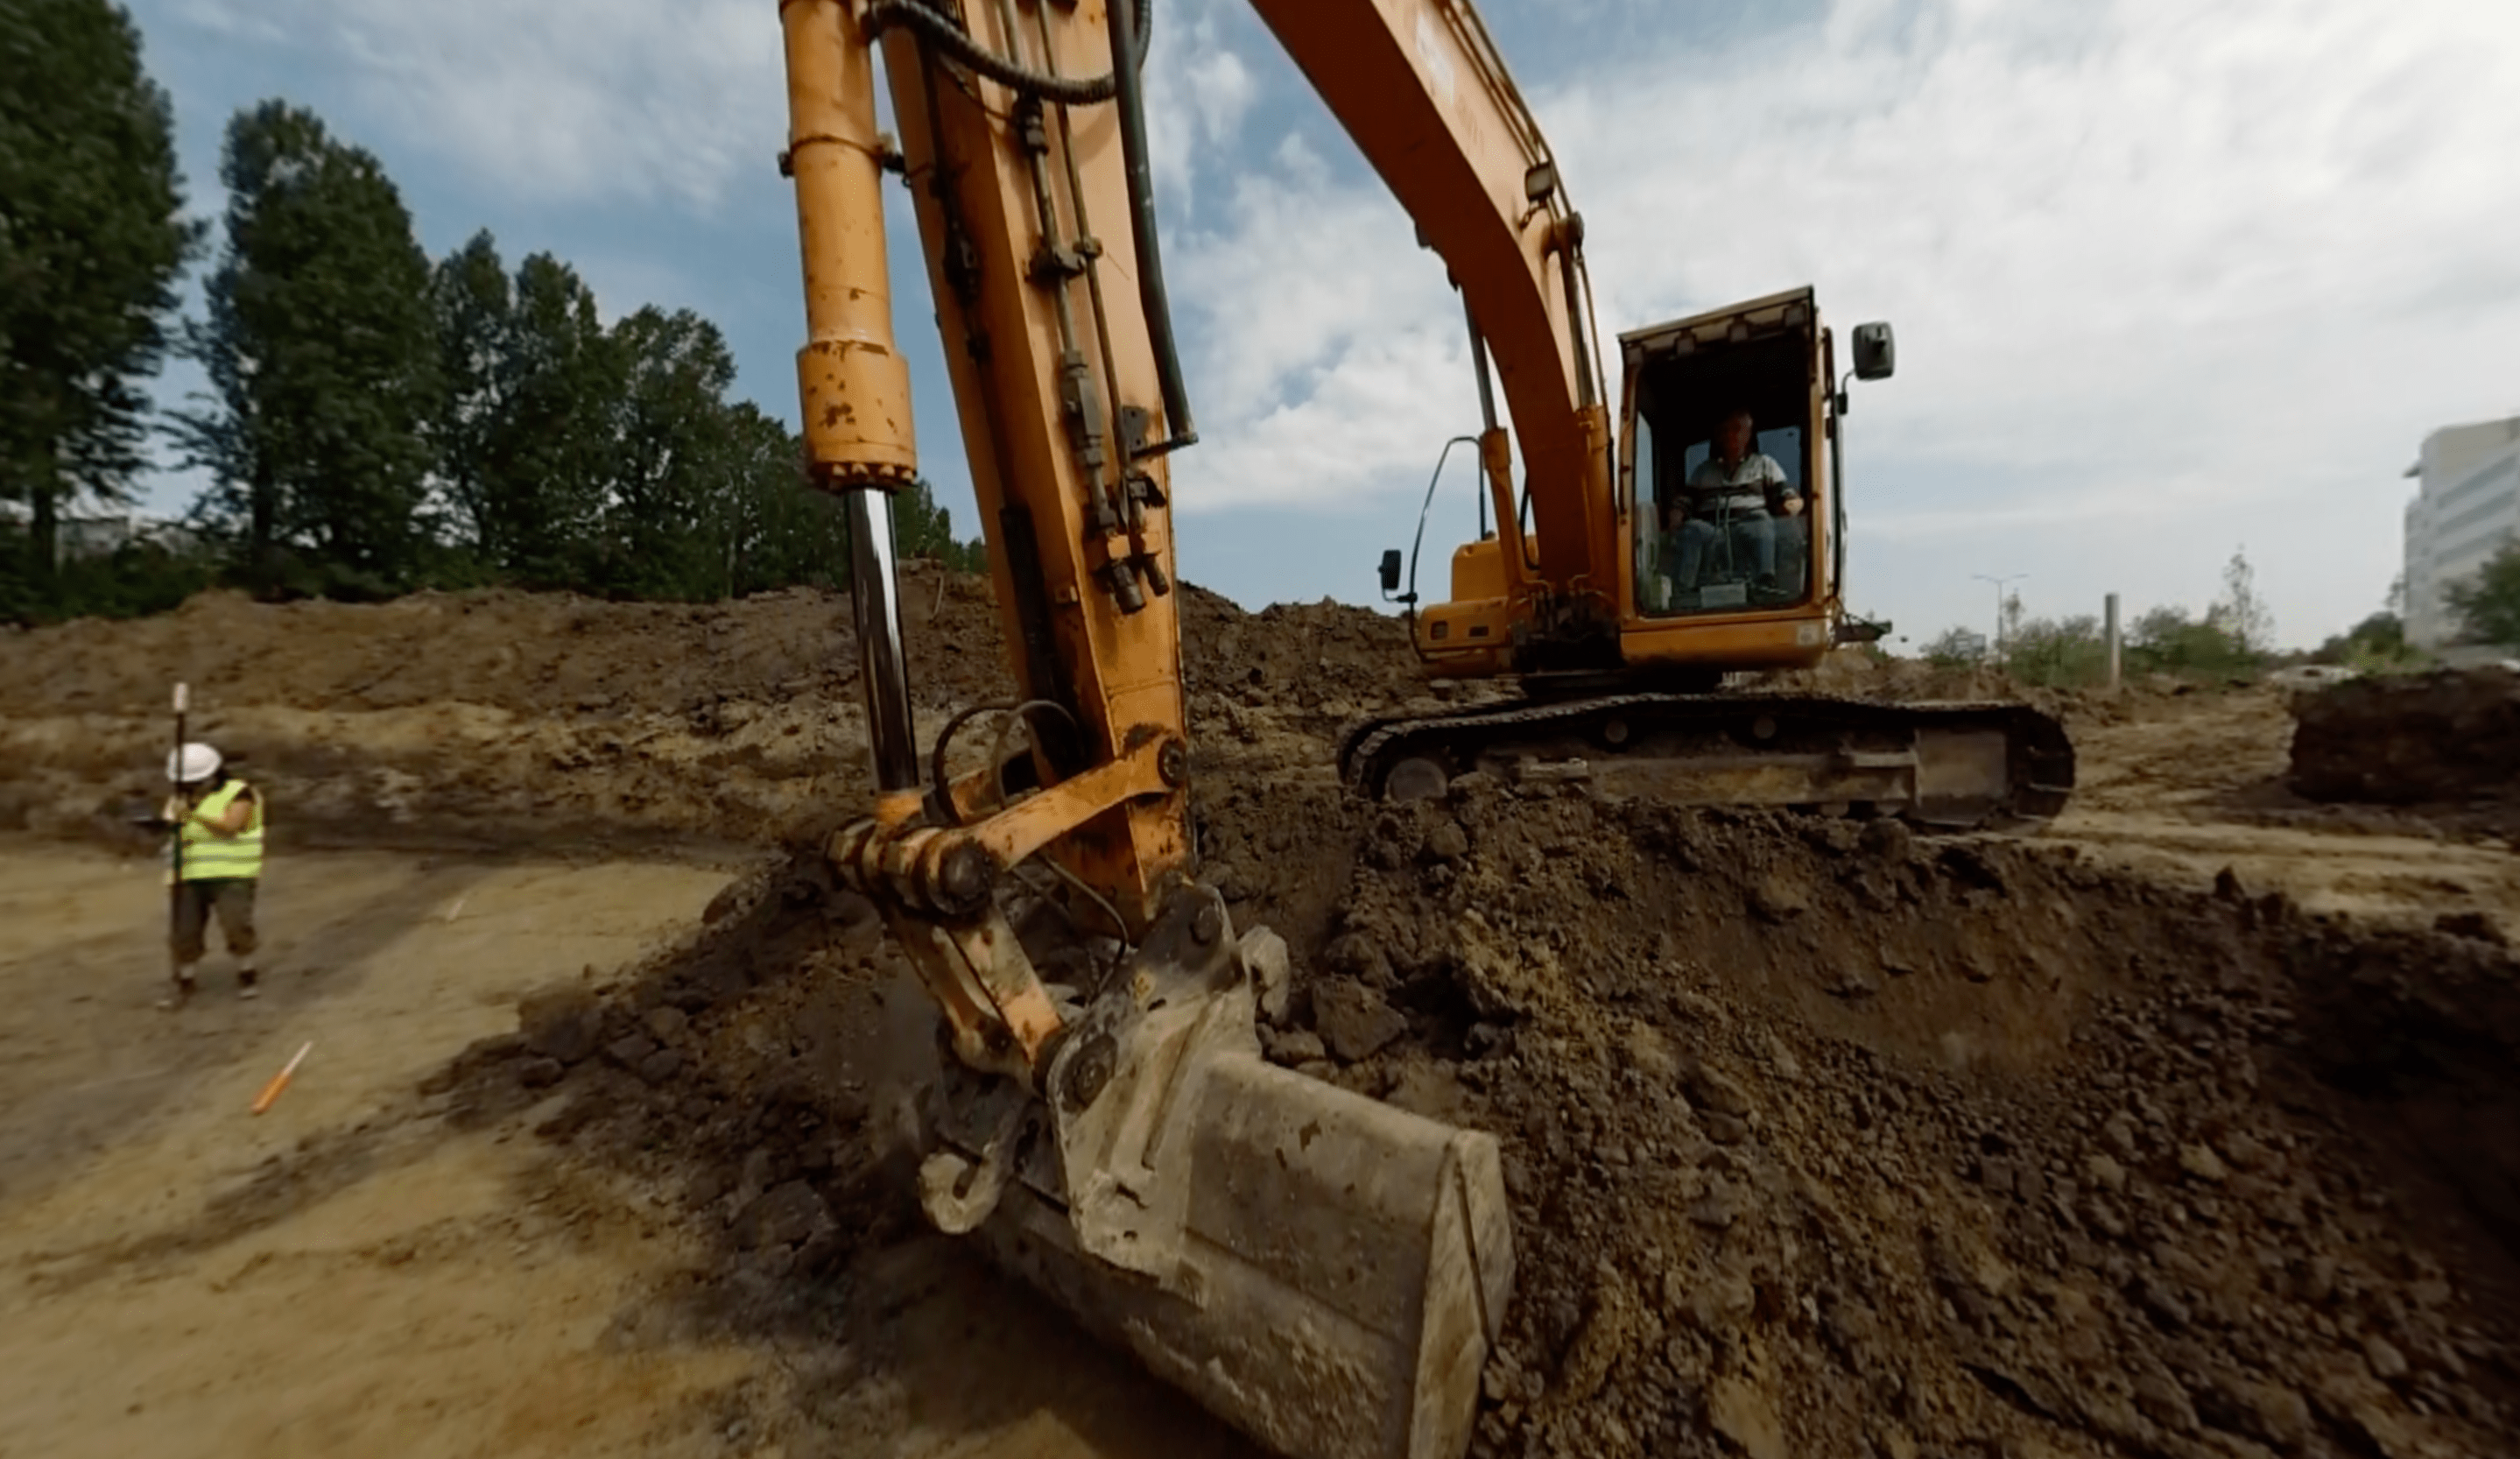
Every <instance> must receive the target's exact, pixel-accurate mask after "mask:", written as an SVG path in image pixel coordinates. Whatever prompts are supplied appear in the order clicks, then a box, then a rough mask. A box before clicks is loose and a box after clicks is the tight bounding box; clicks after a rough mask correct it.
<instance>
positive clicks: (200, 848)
mask: <svg viewBox="0 0 2520 1459" xmlns="http://www.w3.org/2000/svg"><path fill="white" fill-rule="evenodd" d="M244 794H246V783H245V782H244V781H242V780H231V781H229V782H228V783H227V784H225V785H223V786H221V787H219V788H218V789H217V790H215V791H212V792H210V794H209V795H208V796H207V797H206V798H203V801H202V803H201V804H200V805H197V806H195V807H194V808H193V813H192V815H190V816H187V817H186V818H185V820H184V828H183V830H182V832H181V833H179V834H180V835H181V836H182V837H183V839H184V880H185V881H187V882H222V881H235V880H250V879H252V878H255V877H259V876H261V875H262V798H261V797H259V796H256V797H255V798H254V799H253V814H252V816H251V817H250V818H249V819H248V820H247V822H246V826H245V829H244V830H243V831H240V832H238V833H237V834H236V835H234V836H220V835H217V834H216V833H214V832H212V831H211V830H210V828H209V827H207V826H204V825H203V824H202V822H203V821H215V820H217V819H218V818H219V817H220V816H223V815H225V814H227V810H228V807H229V806H231V805H233V804H235V803H236V798H237V797H239V796H242V795H244Z"/></svg>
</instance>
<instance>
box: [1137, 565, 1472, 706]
mask: <svg viewBox="0 0 2520 1459" xmlns="http://www.w3.org/2000/svg"><path fill="white" fill-rule="evenodd" d="M1181 611H1182V669H1183V674H1184V677H1185V679H1186V680H1187V687H1188V688H1189V690H1190V692H1191V693H1193V694H1198V693H1201V692H1208V693H1215V694H1222V695H1229V696H1235V697H1238V698H1239V699H1240V700H1241V701H1242V702H1243V703H1245V704H1252V705H1259V704H1270V705H1279V706H1294V707H1302V708H1307V709H1310V708H1317V707H1321V706H1322V705H1324V704H1336V703H1352V702H1367V703H1372V702H1377V701H1381V700H1386V699H1393V698H1398V697H1401V696H1404V695H1407V694H1409V693H1411V692H1413V691H1414V690H1415V689H1416V688H1417V686H1418V684H1419V683H1420V682H1422V681H1423V679H1424V677H1425V676H1424V675H1423V674H1422V673H1420V672H1419V671H1418V668H1419V666H1418V658H1417V653H1416V651H1415V650H1414V648H1413V647H1412V646H1411V643H1410V638H1409V625H1408V624H1407V623H1406V622H1405V621H1403V620H1402V619H1399V618H1396V617H1392V616H1388V615H1385V614H1379V613H1375V612H1373V610H1372V609H1367V608H1358V607H1355V606H1353V605H1350V604H1345V603H1339V602H1336V601H1334V600H1331V599H1328V598H1325V599H1323V600H1322V601H1321V602H1319V603H1279V604H1273V605H1271V606H1270V607H1267V608H1264V609H1261V610H1260V611H1259V612H1258V613H1245V612H1243V611H1242V610H1241V609H1240V608H1239V607H1237V606H1236V605H1235V603H1234V602H1233V601H1232V600H1231V599H1228V598H1226V597H1224V596H1222V595H1220V594H1216V593H1211V592H1209V591H1208V590H1206V589H1205V588H1201V587H1193V586H1192V585H1190V584H1188V583H1185V584H1183V586H1182V605H1181Z"/></svg>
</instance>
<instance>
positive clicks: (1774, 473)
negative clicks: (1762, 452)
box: [1759, 456, 1803, 517]
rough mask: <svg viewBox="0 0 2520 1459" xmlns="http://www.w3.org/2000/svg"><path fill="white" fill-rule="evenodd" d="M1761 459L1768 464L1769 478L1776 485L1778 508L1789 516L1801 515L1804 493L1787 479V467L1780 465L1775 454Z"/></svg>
mask: <svg viewBox="0 0 2520 1459" xmlns="http://www.w3.org/2000/svg"><path fill="white" fill-rule="evenodd" d="M1759 460H1760V461H1761V462H1762V463H1763V464H1764V465H1765V466H1766V468H1767V474H1768V479H1769V481H1770V482H1772V483H1773V484H1774V485H1775V487H1776V491H1777V510H1778V512H1781V513H1783V514H1784V515H1785V516H1787V517H1799V516H1801V515H1802V512H1803V494H1802V493H1801V492H1800V491H1798V490H1796V489H1795V488H1794V485H1793V483H1792V482H1790V481H1788V480H1786V479H1785V469H1784V468H1783V467H1781V466H1778V464H1777V461H1776V458H1775V457H1773V456H1761V457H1760V458H1759Z"/></svg>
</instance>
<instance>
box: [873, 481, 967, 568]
mask: <svg viewBox="0 0 2520 1459" xmlns="http://www.w3.org/2000/svg"><path fill="white" fill-rule="evenodd" d="M892 539H893V544H894V546H893V550H894V551H895V552H898V553H899V554H900V555H901V556H903V557H924V558H934V559H935V560H936V561H937V562H940V563H942V564H944V565H945V566H946V567H948V568H951V569H953V570H956V571H958V572H982V571H986V570H988V566H989V555H988V549H987V547H986V546H985V545H983V544H982V543H981V542H980V540H979V539H978V538H973V539H972V540H970V541H968V542H965V541H961V540H959V539H957V538H956V537H955V535H954V514H953V513H952V512H951V511H949V510H947V509H946V508H944V507H940V506H938V505H937V504H936V490H935V488H934V487H932V486H930V485H928V484H927V479H926V478H925V477H921V478H919V479H916V480H913V481H912V482H911V483H910V489H909V490H907V491H897V492H894V493H893V497H892Z"/></svg>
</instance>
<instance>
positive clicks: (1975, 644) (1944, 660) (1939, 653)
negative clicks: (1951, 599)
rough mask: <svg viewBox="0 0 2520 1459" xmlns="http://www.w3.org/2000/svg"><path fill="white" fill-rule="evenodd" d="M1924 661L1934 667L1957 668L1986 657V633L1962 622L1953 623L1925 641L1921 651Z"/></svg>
mask: <svg viewBox="0 0 2520 1459" xmlns="http://www.w3.org/2000/svg"><path fill="white" fill-rule="evenodd" d="M1921 652H1922V653H1923V654H1924V656H1925V661H1926V662H1928V663H1930V664H1932V665H1934V666H1935V667H1936V668H1958V667H1960V666H1962V665H1963V664H1970V663H1975V662H1977V661H1979V660H1981V659H1984V658H1985V657H1986V635H1985V634H1983V633H1980V632H1978V631H1977V630H1976V629H1974V628H1971V627H1969V626H1967V625H1966V624H1962V623H1955V624H1954V625H1952V626H1951V627H1949V628H1946V629H1944V630H1943V631H1942V632H1941V633H1940V634H1938V635H1936V636H1935V637H1934V638H1932V639H1929V640H1927V641H1926V644H1925V646H1924V648H1923V650H1922V651H1921Z"/></svg>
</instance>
